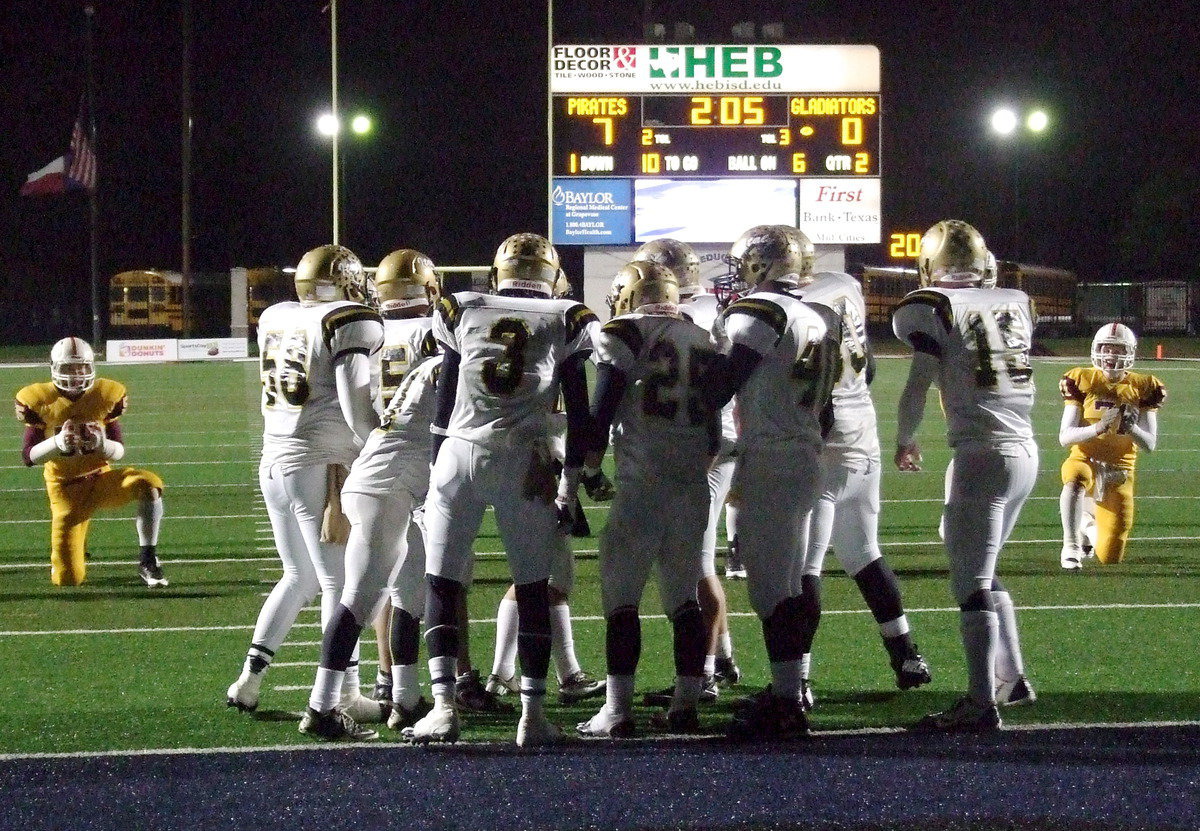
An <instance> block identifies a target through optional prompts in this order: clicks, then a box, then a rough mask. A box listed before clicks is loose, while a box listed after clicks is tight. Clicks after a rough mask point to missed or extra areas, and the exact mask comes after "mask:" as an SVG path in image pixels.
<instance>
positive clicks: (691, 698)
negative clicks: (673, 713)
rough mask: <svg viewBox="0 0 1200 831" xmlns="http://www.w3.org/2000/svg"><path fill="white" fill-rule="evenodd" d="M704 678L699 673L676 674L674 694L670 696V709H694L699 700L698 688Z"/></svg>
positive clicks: (701, 685) (702, 684) (702, 683)
mask: <svg viewBox="0 0 1200 831" xmlns="http://www.w3.org/2000/svg"><path fill="white" fill-rule="evenodd" d="M703 686H704V678H703V677H701V676H699V675H676V676H675V695H674V696H672V698H671V707H670V709H672V710H694V709H696V705H697V704H698V703H699V702H700V689H701V688H702V687H703Z"/></svg>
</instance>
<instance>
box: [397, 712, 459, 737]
mask: <svg viewBox="0 0 1200 831" xmlns="http://www.w3.org/2000/svg"><path fill="white" fill-rule="evenodd" d="M461 729H462V728H461V725H460V724H459V720H458V711H457V710H455V709H454V708H453V707H449V706H446V705H437V704H435V705H434V706H433V707H432V708H431V709H430V710H429V712H428V713H426V714H425V715H424V716H422V717H421V718H420V719H418V720H417V722H416V724H414V725H413V726H412V727H405V728H404V729H403V730H402V731H401V735H402V736H404V738H406V739H408V740H409V741H410V742H412V743H413V744H429V743H430V742H450V743H451V744H453V743H454V742H456V741H458V736H459V733H460V732H461Z"/></svg>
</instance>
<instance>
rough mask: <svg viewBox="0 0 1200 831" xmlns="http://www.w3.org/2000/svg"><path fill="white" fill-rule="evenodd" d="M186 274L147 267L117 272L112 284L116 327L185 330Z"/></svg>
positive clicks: (111, 315)
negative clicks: (183, 292)
mask: <svg viewBox="0 0 1200 831" xmlns="http://www.w3.org/2000/svg"><path fill="white" fill-rule="evenodd" d="M182 285H183V275H181V274H180V273H179V272H178V271H157V270H153V269H143V270H138V271H122V272H121V273H120V274H114V275H113V277H112V280H111V281H110V282H109V285H108V322H109V325H110V326H114V327H118V326H119V327H130V328H143V327H144V328H152V327H153V328H158V329H169V330H170V331H172V332H180V331H182V330H183V308H182V305H181V302H182V291H181V287H182Z"/></svg>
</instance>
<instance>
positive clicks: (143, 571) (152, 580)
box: [138, 563, 171, 589]
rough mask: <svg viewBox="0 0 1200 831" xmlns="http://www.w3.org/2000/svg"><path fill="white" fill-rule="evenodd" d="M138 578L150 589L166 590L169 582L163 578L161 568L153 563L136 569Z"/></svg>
mask: <svg viewBox="0 0 1200 831" xmlns="http://www.w3.org/2000/svg"><path fill="white" fill-rule="evenodd" d="M138 576H139V577H141V578H142V582H143V583H145V584H146V585H147V586H149V587H150V588H152V589H159V588H166V587H167V586H169V585H171V582H170V581H169V580H167V578H166V577H164V576H163V570H162V566H160V565H159V564H158V563H155V564H154V565H152V566H148V565H143V566H140V567H139V568H138Z"/></svg>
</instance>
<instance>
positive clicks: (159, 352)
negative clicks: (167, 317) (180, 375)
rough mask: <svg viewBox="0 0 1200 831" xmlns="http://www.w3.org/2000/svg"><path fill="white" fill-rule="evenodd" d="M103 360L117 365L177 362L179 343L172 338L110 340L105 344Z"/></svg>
mask: <svg viewBox="0 0 1200 831" xmlns="http://www.w3.org/2000/svg"><path fill="white" fill-rule="evenodd" d="M105 358H106V360H109V361H111V362H113V363H119V364H132V363H161V362H163V361H176V360H179V341H177V340H175V339H174V338H157V339H154V340H110V341H108V342H107V343H106V344H105Z"/></svg>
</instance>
